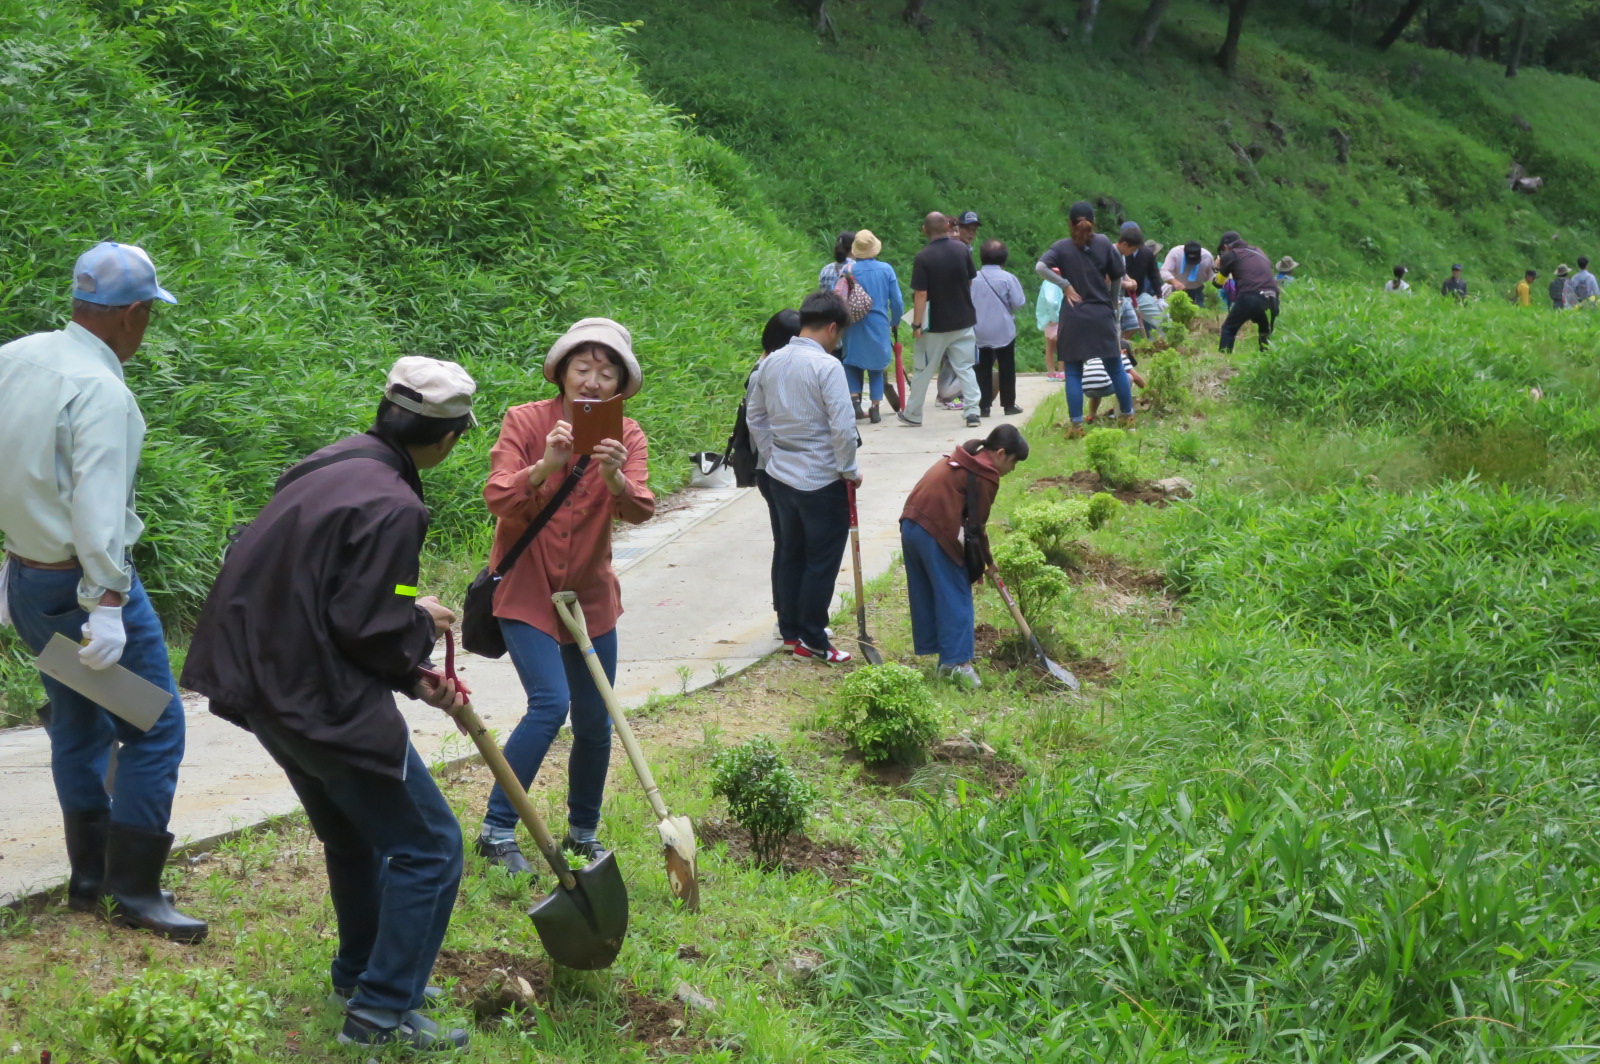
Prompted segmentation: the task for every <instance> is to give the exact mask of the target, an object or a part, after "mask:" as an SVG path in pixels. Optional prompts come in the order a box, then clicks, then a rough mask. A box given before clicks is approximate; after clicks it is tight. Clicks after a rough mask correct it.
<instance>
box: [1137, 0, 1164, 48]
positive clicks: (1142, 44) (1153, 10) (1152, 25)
mask: <svg viewBox="0 0 1600 1064" xmlns="http://www.w3.org/2000/svg"><path fill="white" fill-rule="evenodd" d="M1171 3H1172V0H1150V6H1149V7H1147V8H1145V9H1144V22H1143V24H1141V25H1140V26H1139V32H1138V33H1137V34H1135V35H1134V38H1133V50H1134V51H1135V52H1138V53H1139V54H1140V55H1149V54H1150V49H1151V48H1152V47H1153V46H1154V45H1155V43H1156V31H1158V30H1159V29H1161V20H1162V18H1163V17H1165V15H1166V13H1167V7H1168V5H1170V4H1171Z"/></svg>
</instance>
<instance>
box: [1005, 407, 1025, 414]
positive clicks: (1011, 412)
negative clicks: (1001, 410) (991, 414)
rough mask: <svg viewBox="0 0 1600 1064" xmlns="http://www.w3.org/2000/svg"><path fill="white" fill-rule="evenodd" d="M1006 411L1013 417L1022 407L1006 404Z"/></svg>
mask: <svg viewBox="0 0 1600 1064" xmlns="http://www.w3.org/2000/svg"><path fill="white" fill-rule="evenodd" d="M1006 413H1007V414H1009V415H1011V416H1012V417H1015V416H1016V415H1018V414H1020V413H1022V407H1020V406H1008V407H1006Z"/></svg>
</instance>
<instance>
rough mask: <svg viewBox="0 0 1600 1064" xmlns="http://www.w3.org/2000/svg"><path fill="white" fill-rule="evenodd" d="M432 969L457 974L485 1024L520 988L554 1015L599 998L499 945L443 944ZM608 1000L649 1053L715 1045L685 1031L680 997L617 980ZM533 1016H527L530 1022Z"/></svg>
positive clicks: (499, 1015) (463, 996) (495, 1019)
mask: <svg viewBox="0 0 1600 1064" xmlns="http://www.w3.org/2000/svg"><path fill="white" fill-rule="evenodd" d="M433 972H434V978H436V979H455V980H456V986H457V992H456V997H457V1000H458V1001H460V1002H461V1003H463V1004H467V1005H470V1007H471V1008H472V1012H473V1015H475V1016H476V1017H477V1019H478V1023H479V1024H480V1025H483V1026H485V1027H489V1026H495V1025H498V1024H499V1023H501V1022H502V1020H503V1019H504V1017H505V1015H506V1014H507V1012H508V1011H509V1009H510V1006H511V1004H512V1003H513V1002H514V1001H515V999H516V998H520V997H522V996H523V995H524V994H526V996H527V999H528V1000H527V1001H526V1002H520V1001H517V1002H516V1003H517V1004H528V1005H532V1006H535V1007H537V1008H539V1009H541V1010H542V1011H544V1012H546V1013H548V1014H550V1015H551V1016H552V1017H554V1018H556V1019H558V1020H559V1019H561V1018H563V1017H564V1016H568V1015H570V1014H572V1013H576V1012H581V1011H587V1010H590V1009H593V1008H595V1007H596V1006H597V1005H600V1004H601V1003H599V1002H596V1001H594V1000H593V999H592V998H579V997H578V996H576V995H572V996H567V995H564V994H563V993H562V992H561V991H560V989H559V987H558V986H557V985H556V979H555V975H554V972H553V971H552V969H551V967H550V963H549V961H547V960H544V959H543V958H535V957H529V956H526V955H523V954H516V953H508V952H507V951H505V950H501V949H485V950H453V949H447V950H441V951H440V952H439V959H438V961H437V962H436V963H435V964H434V968H433ZM501 973H504V975H502V974H501ZM518 980H522V981H524V982H525V983H526V986H525V987H522V986H520V984H519V985H518V989H517V990H516V991H515V993H514V994H508V993H506V992H505V991H504V989H503V987H504V985H505V984H507V983H513V984H515V983H517V981H518ZM611 1004H613V1005H614V1006H615V1007H616V1008H617V1009H618V1010H620V1012H621V1015H620V1016H612V1017H611V1019H612V1022H614V1023H616V1024H617V1026H618V1027H619V1028H620V1029H622V1030H625V1031H626V1032H627V1033H628V1035H629V1036H630V1037H631V1038H632V1039H633V1040H634V1041H635V1042H637V1043H640V1044H642V1045H645V1046H648V1047H649V1050H650V1052H651V1053H652V1054H655V1055H662V1056H666V1055H678V1054H696V1053H702V1052H709V1051H714V1050H715V1049H717V1048H718V1047H717V1046H716V1045H715V1044H714V1043H712V1042H709V1041H707V1040H706V1039H704V1038H701V1037H699V1036H698V1035H694V1034H691V1033H687V1032H688V1028H689V1018H688V1013H687V1011H686V1010H685V1008H684V1005H683V1003H682V1002H680V1001H676V1000H663V999H660V998H655V997H651V996H650V995H649V994H646V993H644V992H642V991H641V990H640V989H639V988H638V987H636V986H634V985H633V983H631V982H620V983H618V984H617V986H616V998H615V1001H614V1002H612V1003H611ZM535 1022H536V1021H534V1020H532V1019H531V1018H530V1019H529V1021H528V1023H529V1026H532V1025H533V1024H534V1023H535Z"/></svg>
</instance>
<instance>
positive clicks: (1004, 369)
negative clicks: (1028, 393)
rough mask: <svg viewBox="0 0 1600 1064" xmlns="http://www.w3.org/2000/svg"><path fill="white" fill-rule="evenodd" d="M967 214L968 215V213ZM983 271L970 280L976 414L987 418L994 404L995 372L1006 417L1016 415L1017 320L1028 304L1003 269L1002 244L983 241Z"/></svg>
mask: <svg viewBox="0 0 1600 1064" xmlns="http://www.w3.org/2000/svg"><path fill="white" fill-rule="evenodd" d="M969 213H970V212H969ZM978 257H979V258H980V259H981V260H982V261H983V268H982V269H980V270H979V271H978V276H976V277H974V278H973V279H972V306H973V309H974V310H975V311H976V312H977V315H978V323H977V325H976V326H974V328H973V338H974V341H975V342H976V343H977V345H978V370H977V372H978V413H979V415H981V416H982V417H988V416H989V411H990V407H991V406H992V405H993V403H994V396H995V381H994V377H995V374H996V371H998V375H999V378H1000V388H999V391H1000V405H1001V406H1002V407H1003V408H1004V409H1005V412H1006V413H1007V414H1020V413H1022V407H1020V406H1018V405H1017V319H1016V313H1017V311H1018V310H1020V309H1021V308H1022V305H1023V304H1024V303H1026V302H1027V301H1028V297H1027V296H1026V295H1025V294H1023V291H1022V282H1021V281H1019V280H1017V278H1016V277H1015V275H1013V274H1012V273H1011V272H1010V271H1009V270H1007V269H1006V268H1005V267H1006V259H1007V257H1008V254H1007V251H1006V246H1005V244H1003V243H1001V242H1000V241H998V240H985V241H984V242H983V247H981V248H979V249H978Z"/></svg>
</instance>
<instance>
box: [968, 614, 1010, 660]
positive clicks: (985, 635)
mask: <svg viewBox="0 0 1600 1064" xmlns="http://www.w3.org/2000/svg"><path fill="white" fill-rule="evenodd" d="M1004 638H1005V633H1004V632H1002V631H1001V630H1000V629H998V628H996V627H995V626H994V625H992V624H988V623H981V624H979V625H978V626H977V627H975V628H973V630H972V646H973V649H974V650H976V651H977V655H978V657H980V658H993V657H994V651H995V647H997V646H999V645H1000V641H1001V640H1002V639H1004ZM1008 664H1009V663H1008Z"/></svg>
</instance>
